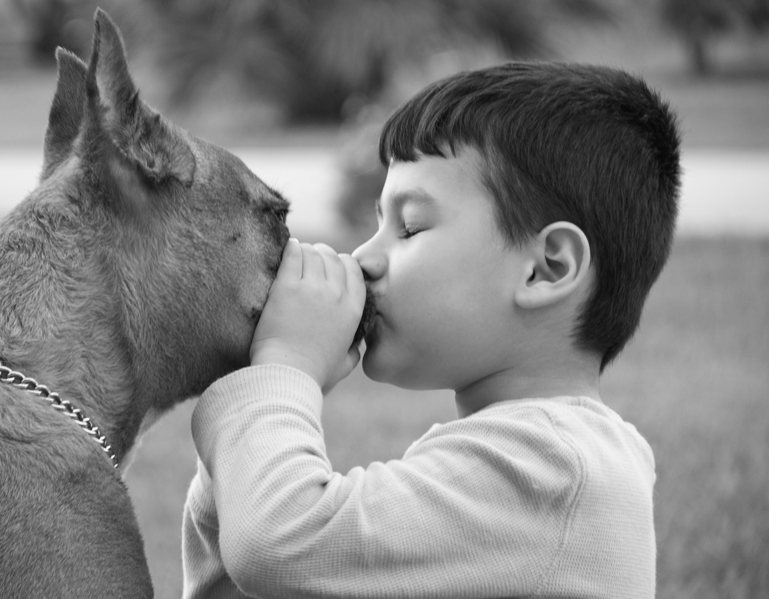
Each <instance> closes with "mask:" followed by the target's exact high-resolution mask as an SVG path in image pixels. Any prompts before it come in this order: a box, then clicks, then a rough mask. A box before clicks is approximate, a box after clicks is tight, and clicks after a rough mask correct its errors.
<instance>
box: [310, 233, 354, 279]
mask: <svg viewBox="0 0 769 599" xmlns="http://www.w3.org/2000/svg"><path fill="white" fill-rule="evenodd" d="M312 247H313V248H315V250H316V251H317V252H318V254H320V256H321V257H322V258H323V263H324V266H325V269H326V280H327V281H330V282H333V283H336V284H337V285H339V288H340V289H344V288H345V286H346V279H347V272H346V269H345V266H344V264H342V261H341V260H340V259H339V254H337V253H336V252H335V251H334V250H333V249H332V248H330V247H329V246H327V245H325V244H323V243H316V244H315V245H314V246H312Z"/></svg>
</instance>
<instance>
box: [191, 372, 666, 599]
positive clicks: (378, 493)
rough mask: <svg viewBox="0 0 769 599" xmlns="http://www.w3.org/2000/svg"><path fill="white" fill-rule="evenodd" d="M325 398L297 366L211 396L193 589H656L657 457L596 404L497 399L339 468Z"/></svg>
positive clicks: (490, 592)
mask: <svg viewBox="0 0 769 599" xmlns="http://www.w3.org/2000/svg"><path fill="white" fill-rule="evenodd" d="M322 399H323V398H322V395H321V391H320V389H319V388H318V386H317V384H316V383H315V382H314V381H313V379H312V378H310V377H309V376H307V375H306V374H304V373H302V372H300V371H298V370H295V369H292V368H288V367H285V366H258V367H252V368H247V369H244V370H241V371H238V372H236V373H234V374H232V375H229V376H227V377H225V378H223V379H221V380H219V381H218V382H216V383H215V384H214V385H212V386H211V387H210V388H209V389H208V390H207V391H206V392H205V393H204V395H203V396H202V397H201V399H200V400H199V402H198V405H197V407H196V409H195V412H194V415H193V420H192V430H193V437H194V440H195V445H196V447H197V450H198V454H199V456H200V462H201V463H199V469H198V474H197V476H196V477H195V479H194V480H193V482H192V485H191V487H190V490H189V494H188V497H187V503H186V505H185V513H184V525H183V554H184V596H185V597H187V598H200V597H207V598H212V597H243V596H256V597H262V598H264V599H266V598H269V597H291V598H300V597H354V598H366V597H381V598H384V597H414V598H416V597H441V598H451V597H461V598H467V599H469V598H472V597H529V596H533V597H569V598H581V597H585V598H586V597H591V598H592V597H596V598H608V597H612V598H618V599H633V598H639V599H641V598H644V599H647V598H650V597H653V596H654V592H655V539H654V525H653V517H652V489H653V486H654V479H655V474H654V459H653V456H652V452H651V449H650V448H649V446H648V444H647V443H646V441H644V439H643V438H642V437H641V436H640V435H639V433H638V432H637V431H636V429H635V428H634V427H633V426H632V425H630V424H628V423H626V422H624V421H623V420H622V419H621V418H620V417H619V416H618V415H617V414H616V413H614V412H613V411H612V410H610V409H608V408H607V407H606V406H604V405H603V404H601V403H600V402H597V401H594V400H591V399H588V398H580V397H558V398H548V399H531V400H528V399H526V400H515V401H507V402H500V403H495V404H492V405H491V406H489V407H487V408H485V409H483V410H481V411H479V412H477V413H475V414H473V415H471V416H468V417H467V418H463V419H460V420H456V421H453V422H449V423H447V424H443V425H435V426H433V427H432V428H431V429H430V430H429V431H428V432H427V433H426V434H425V435H424V436H423V437H422V438H421V439H419V440H418V441H416V442H415V443H414V444H413V445H412V446H411V447H410V448H409V449H408V450H407V452H406V454H405V455H404V457H403V458H402V459H401V460H393V461H390V462H387V463H386V464H383V463H379V462H375V463H373V464H371V465H369V466H368V467H367V468H365V469H364V468H353V469H352V470H351V471H350V472H348V473H347V474H346V475H343V474H340V473H336V472H334V471H333V470H332V468H331V464H330V463H329V461H328V458H327V457H326V452H325V445H324V441H323V431H322V429H321V422H320V413H321V405H322ZM209 474H210V477H209Z"/></svg>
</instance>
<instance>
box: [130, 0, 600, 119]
mask: <svg viewBox="0 0 769 599" xmlns="http://www.w3.org/2000/svg"><path fill="white" fill-rule="evenodd" d="M144 2H145V4H146V5H147V6H149V7H151V9H152V10H153V12H154V14H155V15H156V16H157V19H154V21H156V22H157V23H158V26H159V27H160V28H161V29H160V32H159V33H160V34H159V35H156V36H154V38H155V40H157V42H158V43H159V44H160V47H159V48H156V51H155V55H156V57H157V59H158V60H159V61H160V63H161V64H160V66H161V68H162V70H163V72H164V73H169V74H170V77H171V79H170V81H169V85H170V86H171V90H172V92H171V95H172V99H173V100H175V101H176V102H184V101H185V100H190V99H192V98H194V96H195V93H196V92H197V91H199V90H201V89H205V88H206V87H207V86H210V85H211V84H212V82H213V81H215V80H216V79H217V78H221V77H223V76H225V74H227V73H228V74H230V76H231V77H232V78H233V79H234V80H237V81H239V82H241V84H242V86H243V88H244V90H245V93H247V94H253V95H259V96H265V95H266V96H267V97H268V98H269V99H271V100H273V101H274V102H275V103H276V104H278V105H279V106H281V107H284V108H285V114H286V117H287V118H288V120H289V121H292V122H302V121H324V120H325V121H334V122H338V121H340V120H341V119H342V118H343V116H344V113H345V105H346V104H347V105H348V106H349V103H350V102H351V101H352V102H353V103H357V104H365V103H367V102H370V101H372V100H374V99H376V98H377V97H378V96H379V94H380V93H381V92H382V90H383V89H385V88H386V86H387V85H388V83H389V82H390V81H391V79H392V76H393V72H394V71H395V70H396V69H397V68H398V67H399V66H401V65H403V64H408V63H414V62H419V61H421V60H424V59H425V57H428V56H430V55H433V54H435V53H437V52H440V51H442V50H446V49H449V48H459V47H472V46H474V45H475V46H477V45H478V44H487V45H488V44H494V45H495V46H497V47H498V48H499V49H500V51H501V52H502V53H503V54H504V55H506V56H532V55H536V54H541V53H542V52H543V51H544V50H545V46H546V44H545V42H544V33H543V32H544V26H545V21H546V18H547V16H548V15H551V14H552V13H553V11H555V12H557V13H558V14H560V15H566V16H568V17H575V16H576V17H581V18H592V19H597V18H606V17H608V16H609V10H608V9H607V8H606V7H605V5H604V3H603V2H602V0H419V1H414V0H324V1H323V2H319V1H318V0H144Z"/></svg>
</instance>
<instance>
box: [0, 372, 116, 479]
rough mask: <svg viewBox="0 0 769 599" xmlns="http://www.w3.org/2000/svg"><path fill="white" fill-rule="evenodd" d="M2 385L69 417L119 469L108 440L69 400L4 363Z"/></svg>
mask: <svg viewBox="0 0 769 599" xmlns="http://www.w3.org/2000/svg"><path fill="white" fill-rule="evenodd" d="M0 383H6V384H8V385H13V386H14V387H16V388H18V389H22V390H24V391H29V392H30V393H32V394H33V395H36V396H37V397H39V398H40V399H44V400H46V401H47V402H48V403H49V404H51V407H52V408H53V409H54V410H58V411H59V412H61V413H62V414H64V415H65V416H69V417H70V418H71V419H72V420H74V421H75V424H77V425H78V426H79V427H81V428H82V429H83V430H84V431H85V432H86V433H87V434H88V435H89V436H90V437H91V438H92V439H93V440H94V441H96V442H97V443H98V444H99V446H100V447H101V449H102V451H104V453H106V454H107V456H109V459H110V461H111V462H112V466H113V467H114V468H117V467H118V461H117V457H116V456H115V454H114V452H113V451H112V446H111V445H109V444H108V443H107V439H106V438H105V437H104V435H102V434H101V431H100V430H99V427H98V426H96V425H95V424H94V423H93V422H92V421H91V419H90V418H86V416H85V414H84V413H83V411H82V410H80V409H79V408H76V407H75V406H73V405H72V404H71V403H70V402H69V401H68V400H66V399H61V398H60V397H59V394H58V393H52V392H51V391H49V390H48V387H46V386H45V385H41V384H39V383H38V382H37V381H36V380H35V379H32V378H29V377H27V376H24V375H23V374H21V373H20V372H16V371H15V370H11V369H10V368H8V367H7V366H4V365H3V363H2V362H0Z"/></svg>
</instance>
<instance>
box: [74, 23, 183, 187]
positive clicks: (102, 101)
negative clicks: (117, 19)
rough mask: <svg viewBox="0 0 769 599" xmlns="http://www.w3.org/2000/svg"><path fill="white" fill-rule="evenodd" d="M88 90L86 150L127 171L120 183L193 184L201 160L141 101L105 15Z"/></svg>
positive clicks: (98, 29) (96, 40)
mask: <svg viewBox="0 0 769 599" xmlns="http://www.w3.org/2000/svg"><path fill="white" fill-rule="evenodd" d="M85 89H86V95H87V101H86V115H85V118H86V120H87V123H86V127H87V130H86V139H85V145H86V148H87V151H89V152H90V154H91V156H90V158H91V160H92V161H94V162H96V161H100V160H101V161H103V160H105V157H106V159H107V160H112V163H111V167H113V168H115V167H116V168H118V169H120V170H121V171H122V173H121V175H120V176H119V177H118V179H123V180H125V179H126V177H128V179H130V178H132V177H137V178H141V179H142V180H143V181H144V182H145V183H147V184H149V185H154V184H159V183H162V182H163V181H165V180H167V179H175V180H177V181H179V182H181V183H182V184H185V185H191V184H192V180H193V175H194V171H195V158H194V156H193V154H192V151H191V149H190V147H189V144H188V142H187V140H186V139H185V138H184V137H183V136H182V135H181V134H180V133H179V132H178V131H177V130H175V128H174V127H173V126H171V125H169V124H168V123H166V122H165V121H164V120H163V119H162V118H161V117H160V115H159V114H157V113H155V112H154V111H153V110H152V109H151V108H149V106H147V105H146V104H145V103H144V102H143V101H142V100H141V99H140V98H139V92H138V90H137V89H136V86H135V84H134V82H133V80H132V78H131V75H130V74H129V72H128V63H127V60H126V55H125V49H124V47H123V41H122V39H121V36H120V32H119V30H118V29H117V27H116V26H115V24H114V23H113V22H112V21H111V20H110V18H109V17H108V16H107V14H106V13H105V12H104V11H102V10H101V9H97V10H96V14H95V16H94V38H93V49H92V53H91V61H90V64H89V66H88V73H87V75H86V82H85ZM105 144H106V146H105ZM106 149H111V150H112V151H105V150H106ZM114 150H117V151H114Z"/></svg>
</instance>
